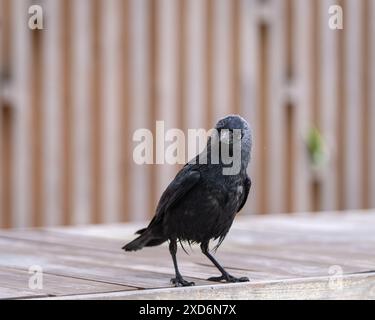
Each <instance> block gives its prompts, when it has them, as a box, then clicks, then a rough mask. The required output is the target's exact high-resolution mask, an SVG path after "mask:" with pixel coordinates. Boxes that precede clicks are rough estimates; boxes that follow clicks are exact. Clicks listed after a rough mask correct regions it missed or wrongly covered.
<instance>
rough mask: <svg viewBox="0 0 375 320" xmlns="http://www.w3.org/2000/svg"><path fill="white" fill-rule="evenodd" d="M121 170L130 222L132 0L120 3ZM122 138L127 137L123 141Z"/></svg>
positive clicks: (123, 208) (123, 210)
mask: <svg viewBox="0 0 375 320" xmlns="http://www.w3.org/2000/svg"><path fill="white" fill-rule="evenodd" d="M119 10H120V12H121V15H120V21H121V24H120V30H122V32H121V36H120V61H119V64H120V70H121V75H120V81H119V84H120V88H119V91H120V105H119V108H120V114H121V115H120V121H121V124H120V139H119V140H120V150H121V155H120V168H121V177H120V179H121V181H120V191H119V193H120V195H119V197H120V205H119V210H120V220H121V221H124V220H125V221H126V220H129V208H130V204H129V202H130V190H131V189H132V188H133V185H132V181H131V178H130V170H131V163H132V162H133V158H132V153H131V147H132V143H131V140H130V139H131V136H132V132H131V130H130V121H131V119H130V112H131V109H130V106H131V104H132V100H131V96H130V82H131V78H130V71H131V70H130V66H131V65H130V48H131V43H130V31H131V29H130V28H131V25H130V21H131V20H130V14H131V12H130V0H124V1H121V3H120V9H119ZM121 137H126V139H122V138H121Z"/></svg>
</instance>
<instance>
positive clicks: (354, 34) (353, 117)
mask: <svg viewBox="0 0 375 320" xmlns="http://www.w3.org/2000/svg"><path fill="white" fill-rule="evenodd" d="M361 7H362V2H361V1H355V0H347V1H346V16H345V35H346V39H345V40H346V47H345V49H346V51H347V54H346V71H347V77H346V85H345V86H346V88H345V89H346V90H345V97H346V101H347V105H346V108H347V109H346V119H345V125H346V129H345V135H344V137H342V138H343V139H345V142H346V144H347V148H346V154H345V157H346V163H345V172H346V181H345V204H346V205H345V207H346V209H355V208H360V207H361V197H362V194H363V192H364V190H363V184H362V174H361V164H362V150H361V141H362V128H361V124H362V121H363V120H362V115H363V105H362V104H361V87H362V77H361V68H360V67H361V63H360V59H361V58H362V50H361V37H360V36H359V35H360V34H361V28H360V26H361V23H360V21H361V16H360V13H361Z"/></svg>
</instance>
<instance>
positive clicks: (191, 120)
mask: <svg viewBox="0 0 375 320" xmlns="http://www.w3.org/2000/svg"><path fill="white" fill-rule="evenodd" d="M206 14H207V12H206V6H205V3H204V2H203V1H200V0H192V1H190V0H189V1H186V24H187V26H186V37H185V38H186V83H185V91H186V103H185V109H186V111H185V113H186V115H185V125H186V128H197V129H198V128H206V125H207V123H208V121H207V119H206V112H205V109H206V106H205V101H206V82H205V81H204V79H205V74H204V72H205V61H204V58H205V54H206V52H205V42H204V41H205V37H206V29H205V16H206ZM186 133H187V132H185V134H186ZM187 146H188V145H187V144H186V147H187ZM186 159H188V154H186Z"/></svg>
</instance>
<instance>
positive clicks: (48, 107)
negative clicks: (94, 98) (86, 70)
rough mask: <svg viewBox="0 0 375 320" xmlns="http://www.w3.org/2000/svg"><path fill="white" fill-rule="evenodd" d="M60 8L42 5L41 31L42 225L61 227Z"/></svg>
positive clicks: (55, 3) (56, 0) (56, 4)
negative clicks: (42, 39)
mask: <svg viewBox="0 0 375 320" xmlns="http://www.w3.org/2000/svg"><path fill="white" fill-rule="evenodd" d="M61 6H62V2H61V1H59V0H53V1H46V2H45V3H44V4H43V8H44V10H45V18H46V21H48V22H47V25H46V28H45V30H44V31H43V35H44V41H43V48H42V50H43V61H44V62H43V63H44V68H43V72H44V76H43V113H44V119H45V121H43V137H42V141H43V145H44V146H45V147H44V148H43V163H44V175H43V193H44V199H43V200H44V203H43V213H44V214H43V219H42V220H43V225H45V226H53V225H60V224H62V222H63V219H62V174H63V173H62V170H61V168H62V161H61V160H62V148H61V141H62V136H61V133H62V128H61V125H62V123H61V118H62V109H63V108H62V95H63V90H62V85H61V82H60V76H61V73H62V59H61V58H62V55H61V44H62V41H61V36H62V33H61V26H62V20H61V15H60V12H61Z"/></svg>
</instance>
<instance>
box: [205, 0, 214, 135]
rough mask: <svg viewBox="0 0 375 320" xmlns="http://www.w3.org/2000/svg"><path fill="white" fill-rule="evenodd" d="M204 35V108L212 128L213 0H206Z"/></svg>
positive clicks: (207, 123) (207, 120) (209, 125)
mask: <svg viewBox="0 0 375 320" xmlns="http://www.w3.org/2000/svg"><path fill="white" fill-rule="evenodd" d="M205 5H206V17H205V20H206V32H205V34H206V37H205V43H206V47H205V53H206V54H205V70H204V73H205V88H206V100H205V109H206V128H212V127H213V125H214V119H213V117H214V114H213V104H214V99H213V91H214V89H213V81H212V79H213V68H214V63H213V56H214V45H213V42H214V41H213V33H214V31H213V30H214V17H213V8H214V0H206V2H205Z"/></svg>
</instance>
